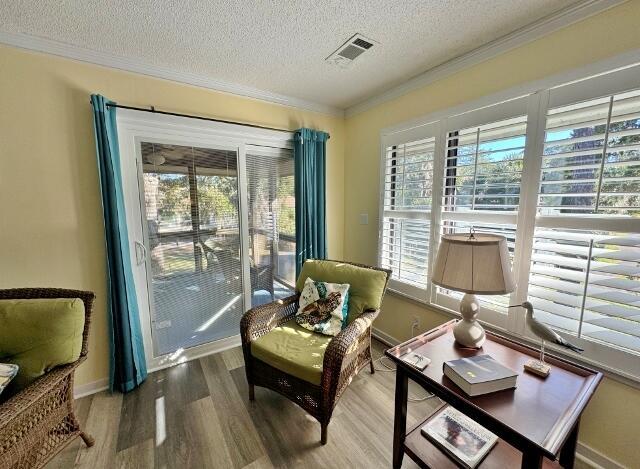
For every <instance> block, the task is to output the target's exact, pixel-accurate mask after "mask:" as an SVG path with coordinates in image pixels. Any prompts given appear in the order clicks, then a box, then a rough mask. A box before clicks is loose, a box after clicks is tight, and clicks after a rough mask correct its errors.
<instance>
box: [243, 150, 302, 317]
mask: <svg viewBox="0 0 640 469" xmlns="http://www.w3.org/2000/svg"><path fill="white" fill-rule="evenodd" d="M246 154H247V156H246V162H247V165H246V166H247V198H248V204H247V207H248V210H249V256H250V277H251V299H252V305H253V306H257V305H260V304H264V303H268V302H270V301H272V300H273V299H276V298H283V297H285V296H288V295H291V294H292V293H293V291H294V284H295V194H294V186H293V155H292V153H291V151H289V150H279V149H270V148H263V147H248V148H247V152H246Z"/></svg>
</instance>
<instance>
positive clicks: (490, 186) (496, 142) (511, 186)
mask: <svg viewBox="0 0 640 469" xmlns="http://www.w3.org/2000/svg"><path fill="white" fill-rule="evenodd" d="M526 130H527V122H526V116H520V117H516V118H513V119H507V120H503V121H499V122H495V123H492V124H488V125H482V126H478V127H471V128H467V129H462V130H457V131H453V132H449V134H448V135H447V160H446V165H445V170H446V174H445V185H444V197H445V200H444V203H443V210H444V211H445V212H452V211H455V212H460V211H469V210H478V211H480V210H492V211H517V210H518V204H519V202H520V195H519V194H520V183H521V181H522V166H523V158H524V146H525V141H526Z"/></svg>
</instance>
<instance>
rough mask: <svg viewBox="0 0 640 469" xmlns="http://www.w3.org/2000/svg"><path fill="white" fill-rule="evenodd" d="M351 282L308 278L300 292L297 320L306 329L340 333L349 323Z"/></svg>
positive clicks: (324, 332) (328, 333)
mask: <svg viewBox="0 0 640 469" xmlns="http://www.w3.org/2000/svg"><path fill="white" fill-rule="evenodd" d="M348 310H349V284H348V283H344V284H340V283H326V282H315V281H314V280H312V279H310V278H307V280H306V281H305V282H304V288H303V289H302V293H300V301H299V303H298V312H297V313H296V322H297V323H298V324H300V325H301V326H302V327H304V328H305V329H309V330H310V331H314V332H319V333H320V334H325V335H332V336H335V335H338V333H339V332H340V331H341V330H342V329H343V328H344V326H346V324H347V312H348Z"/></svg>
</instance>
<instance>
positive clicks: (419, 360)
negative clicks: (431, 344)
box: [400, 352, 431, 371]
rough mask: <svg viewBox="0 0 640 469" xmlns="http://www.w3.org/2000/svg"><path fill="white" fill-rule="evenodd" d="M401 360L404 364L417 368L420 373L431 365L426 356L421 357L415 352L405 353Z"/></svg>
mask: <svg viewBox="0 0 640 469" xmlns="http://www.w3.org/2000/svg"><path fill="white" fill-rule="evenodd" d="M400 359H401V360H402V361H403V362H405V363H408V364H409V365H412V366H414V367H416V368H417V369H419V370H420V371H422V370H424V369H425V368H426V367H427V366H429V363H431V359H430V358H427V357H425V356H424V355H420V354H419V353H415V352H409V353H405V354H404V355H402V356H401V357H400Z"/></svg>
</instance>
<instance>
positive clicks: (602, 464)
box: [576, 441, 626, 469]
mask: <svg viewBox="0 0 640 469" xmlns="http://www.w3.org/2000/svg"><path fill="white" fill-rule="evenodd" d="M576 459H578V460H580V461H582V462H583V463H584V464H586V465H587V466H589V467H591V468H593V469H625V467H626V466H624V465H623V464H620V463H619V462H617V461H614V460H613V459H611V458H610V457H609V456H606V455H604V454H602V453H601V452H600V451H598V450H596V449H593V448H592V447H591V446H589V445H586V444H584V443H582V442H580V441H578V447H577V448H576Z"/></svg>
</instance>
